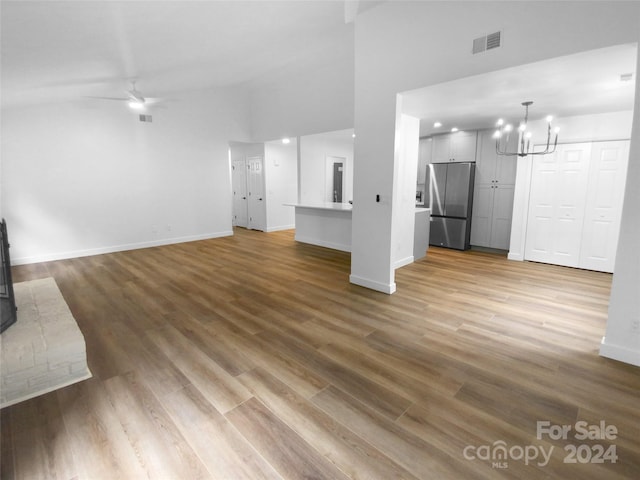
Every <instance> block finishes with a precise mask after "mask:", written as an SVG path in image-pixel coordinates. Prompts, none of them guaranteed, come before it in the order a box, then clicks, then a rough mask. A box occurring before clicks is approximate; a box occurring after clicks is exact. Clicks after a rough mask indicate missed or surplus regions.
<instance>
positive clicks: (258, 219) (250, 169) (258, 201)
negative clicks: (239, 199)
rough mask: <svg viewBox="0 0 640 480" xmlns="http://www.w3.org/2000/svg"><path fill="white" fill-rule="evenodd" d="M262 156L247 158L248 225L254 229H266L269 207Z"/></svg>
mask: <svg viewBox="0 0 640 480" xmlns="http://www.w3.org/2000/svg"><path fill="white" fill-rule="evenodd" d="M263 164H264V161H263V158H262V157H248V158H247V200H248V209H247V210H248V211H247V217H248V219H247V220H248V221H247V226H248V228H250V229H252V230H263V231H264V230H266V226H267V209H266V202H265V199H264V198H265V196H264V168H263Z"/></svg>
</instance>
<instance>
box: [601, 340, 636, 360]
mask: <svg viewBox="0 0 640 480" xmlns="http://www.w3.org/2000/svg"><path fill="white" fill-rule="evenodd" d="M638 343H640V337H638ZM639 347H640V345H639ZM600 356H601V357H606V358H610V359H612V360H617V361H619V362H624V363H628V364H631V365H635V366H637V367H640V350H632V349H630V348H627V347H625V346H622V345H615V344H611V343H608V342H607V337H602V342H601V343H600Z"/></svg>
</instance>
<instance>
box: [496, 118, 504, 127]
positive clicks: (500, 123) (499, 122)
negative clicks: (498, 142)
mask: <svg viewBox="0 0 640 480" xmlns="http://www.w3.org/2000/svg"><path fill="white" fill-rule="evenodd" d="M502 125H504V120H503V119H501V118H499V119H498V121H497V122H496V127H501V126H502Z"/></svg>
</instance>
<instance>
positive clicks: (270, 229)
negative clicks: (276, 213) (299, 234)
mask: <svg viewBox="0 0 640 480" xmlns="http://www.w3.org/2000/svg"><path fill="white" fill-rule="evenodd" d="M294 228H296V226H295V224H291V225H281V226H279V227H269V228H267V233H269V232H279V231H281V230H293V229H294Z"/></svg>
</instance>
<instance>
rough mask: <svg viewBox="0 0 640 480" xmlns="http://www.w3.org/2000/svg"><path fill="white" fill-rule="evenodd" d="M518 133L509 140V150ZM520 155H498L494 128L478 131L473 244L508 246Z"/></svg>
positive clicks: (514, 143)
mask: <svg viewBox="0 0 640 480" xmlns="http://www.w3.org/2000/svg"><path fill="white" fill-rule="evenodd" d="M516 147H517V136H516V135H514V136H513V138H510V139H509V145H508V146H507V148H508V149H509V150H514V149H515V148H516ZM516 166H517V157H511V156H504V155H498V154H497V153H496V147H495V140H494V139H493V131H492V130H484V131H480V132H478V154H477V156H476V177H475V185H474V195H473V212H472V216H471V245H475V246H479V247H488V248H495V249H500V250H508V249H509V241H510V237H511V219H512V214H513V196H514V192H515V185H514V184H515V178H516Z"/></svg>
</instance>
